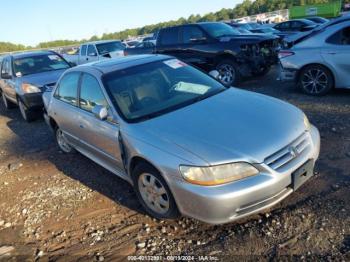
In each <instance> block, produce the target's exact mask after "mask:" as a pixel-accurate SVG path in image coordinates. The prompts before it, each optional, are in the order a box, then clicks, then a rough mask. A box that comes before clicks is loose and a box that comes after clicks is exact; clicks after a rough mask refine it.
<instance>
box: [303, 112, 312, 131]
mask: <svg viewBox="0 0 350 262" xmlns="http://www.w3.org/2000/svg"><path fill="white" fill-rule="evenodd" d="M304 126H305V129H306V130H310V128H311V124H310V122H309V119H308V118H307V116H306V115H304Z"/></svg>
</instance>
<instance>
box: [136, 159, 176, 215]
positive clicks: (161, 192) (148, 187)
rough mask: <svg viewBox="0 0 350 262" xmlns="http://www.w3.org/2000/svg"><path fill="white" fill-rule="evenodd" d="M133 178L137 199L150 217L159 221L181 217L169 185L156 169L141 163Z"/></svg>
mask: <svg viewBox="0 0 350 262" xmlns="http://www.w3.org/2000/svg"><path fill="white" fill-rule="evenodd" d="M132 178H133V182H134V188H135V192H136V195H137V198H138V199H139V201H140V203H141V204H142V206H143V208H144V209H145V210H146V212H147V213H148V214H149V215H151V216H152V217H155V218H157V219H175V218H178V217H179V216H180V213H179V211H178V209H177V206H176V203H175V200H174V197H173V195H172V193H171V191H170V189H169V187H168V185H167V183H166V182H165V180H164V179H163V177H162V176H161V175H160V174H159V172H158V171H157V170H156V169H155V168H154V167H152V166H151V165H149V164H146V163H140V164H138V165H137V166H136V167H135V169H134V170H133V171H132Z"/></svg>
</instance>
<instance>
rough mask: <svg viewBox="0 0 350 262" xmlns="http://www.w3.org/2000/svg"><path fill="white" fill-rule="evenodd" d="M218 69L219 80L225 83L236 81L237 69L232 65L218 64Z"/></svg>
mask: <svg viewBox="0 0 350 262" xmlns="http://www.w3.org/2000/svg"><path fill="white" fill-rule="evenodd" d="M217 70H218V71H219V80H220V81H221V82H222V83H223V84H224V85H231V84H232V83H234V81H235V78H236V71H235V68H234V67H233V66H232V65H229V64H221V65H219V66H218V68H217Z"/></svg>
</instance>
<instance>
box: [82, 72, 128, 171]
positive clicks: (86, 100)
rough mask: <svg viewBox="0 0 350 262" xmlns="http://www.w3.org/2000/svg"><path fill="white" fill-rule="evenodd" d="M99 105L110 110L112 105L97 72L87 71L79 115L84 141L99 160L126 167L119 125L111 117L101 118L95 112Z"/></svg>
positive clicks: (112, 165)
mask: <svg viewBox="0 0 350 262" xmlns="http://www.w3.org/2000/svg"><path fill="white" fill-rule="evenodd" d="M96 105H101V106H104V107H106V108H107V109H108V110H109V111H110V105H109V103H108V101H107V99H106V95H105V93H104V91H103V89H102V87H101V84H100V82H99V81H98V80H97V78H95V77H94V76H93V75H91V74H88V73H84V74H83V76H82V80H81V86H80V96H79V109H80V110H79V114H78V118H79V119H78V122H79V128H80V135H79V137H80V139H81V143H82V144H83V146H84V149H85V150H86V152H87V153H88V154H90V155H91V156H92V158H94V160H95V161H96V162H99V163H100V164H103V165H107V166H108V167H110V168H112V169H114V170H115V169H116V168H117V169H118V170H122V169H123V164H122V159H121V152H120V149H119V148H120V147H119V140H118V135H119V126H118V125H117V124H116V123H114V122H113V121H112V120H111V119H109V118H107V120H104V121H102V120H101V119H99V118H97V117H96V116H95V115H94V114H93V113H92V109H93V108H94V106H96ZM118 173H119V172H118Z"/></svg>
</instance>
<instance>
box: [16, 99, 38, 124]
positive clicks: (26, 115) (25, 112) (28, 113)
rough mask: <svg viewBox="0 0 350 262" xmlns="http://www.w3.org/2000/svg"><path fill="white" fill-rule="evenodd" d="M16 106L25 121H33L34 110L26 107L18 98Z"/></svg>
mask: <svg viewBox="0 0 350 262" xmlns="http://www.w3.org/2000/svg"><path fill="white" fill-rule="evenodd" d="M18 107H19V111H20V112H21V115H22V118H23V119H24V120H25V121H27V122H28V123H30V122H32V121H34V120H35V119H36V115H35V112H33V111H32V110H30V109H28V108H27V107H26V105H25V104H24V103H23V102H22V101H21V100H20V99H18Z"/></svg>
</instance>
